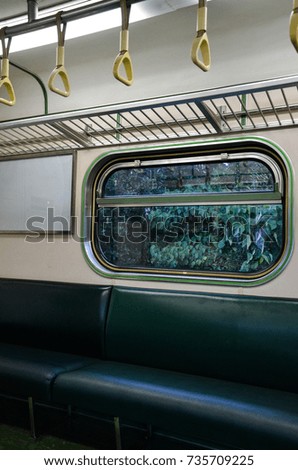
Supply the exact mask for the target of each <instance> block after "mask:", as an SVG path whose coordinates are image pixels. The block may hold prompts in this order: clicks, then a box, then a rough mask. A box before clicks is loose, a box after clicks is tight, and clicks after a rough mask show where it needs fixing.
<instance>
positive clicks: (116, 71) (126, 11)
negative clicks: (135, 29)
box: [113, 0, 133, 86]
mask: <svg viewBox="0 0 298 470" xmlns="http://www.w3.org/2000/svg"><path fill="white" fill-rule="evenodd" d="M120 6H121V15H122V29H121V32H120V52H119V54H118V55H117V57H116V59H115V61H114V65H113V75H114V77H115V78H116V79H117V80H119V81H120V82H122V83H124V84H125V85H127V86H130V85H132V83H133V68H132V62H131V57H130V54H129V51H128V47H129V31H128V28H129V15H130V8H131V5H128V4H127V1H126V0H120ZM122 64H123V66H124V70H125V73H126V77H125V76H123V75H120V67H121V65H122Z"/></svg>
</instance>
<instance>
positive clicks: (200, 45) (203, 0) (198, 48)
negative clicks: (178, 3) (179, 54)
mask: <svg viewBox="0 0 298 470" xmlns="http://www.w3.org/2000/svg"><path fill="white" fill-rule="evenodd" d="M199 53H201V54H202V60H201V59H199ZM191 59H192V61H193V63H194V64H195V65H197V66H198V67H199V68H200V69H201V70H203V71H204V72H208V70H209V69H210V67H211V54H210V45H209V40H208V36H207V0H199V6H198V17H197V35H196V37H195V38H194V40H193V43H192V48H191Z"/></svg>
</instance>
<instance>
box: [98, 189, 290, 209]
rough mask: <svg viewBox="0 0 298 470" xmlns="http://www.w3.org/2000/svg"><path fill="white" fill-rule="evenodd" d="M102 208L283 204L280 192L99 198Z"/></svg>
mask: <svg viewBox="0 0 298 470" xmlns="http://www.w3.org/2000/svg"><path fill="white" fill-rule="evenodd" d="M96 202H97V204H98V206H100V207H147V206H192V205H221V206H222V205H241V204H251V205H257V204H258V205H261V204H281V202H282V198H281V194H280V193H279V192H274V193H253V194H251V193H250V194H247V193H245V194H235V193H234V194H224V193H221V194H218V195H212V196H211V195H206V196H205V195H202V196H201V195H200V196H197V195H196V196H194V195H187V196H183V195H181V194H179V195H178V196H150V197H140V196H138V197H135V198H134V197H126V198H123V197H122V198H120V197H110V198H97V199H96Z"/></svg>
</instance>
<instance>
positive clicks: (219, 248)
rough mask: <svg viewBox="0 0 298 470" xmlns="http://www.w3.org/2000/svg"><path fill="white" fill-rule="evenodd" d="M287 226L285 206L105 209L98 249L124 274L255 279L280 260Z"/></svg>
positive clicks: (98, 233) (99, 220)
mask: <svg viewBox="0 0 298 470" xmlns="http://www.w3.org/2000/svg"><path fill="white" fill-rule="evenodd" d="M282 226H283V209H282V206H281V204H272V205H218V206H210V205H204V206H178V207H175V206H162V207H129V208H127V207H125V208H124V207H121V208H119V207H113V208H110V207H109V208H107V207H105V208H99V211H98V229H97V232H96V233H97V235H96V247H97V250H99V252H100V253H101V256H102V257H103V258H104V259H105V261H106V262H107V263H108V264H110V265H113V266H122V267H124V268H132V267H137V268H144V269H154V268H164V269H171V270H173V269H177V270H183V271H184V270H187V271H211V272H214V271H216V272H218V271H220V272H240V273H241V272H242V273H256V272H259V271H262V270H264V269H266V268H268V267H269V266H271V265H272V264H274V263H275V262H276V260H277V259H278V257H279V255H280V252H281V249H282V246H283V230H282Z"/></svg>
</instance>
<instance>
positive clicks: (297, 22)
mask: <svg viewBox="0 0 298 470" xmlns="http://www.w3.org/2000/svg"><path fill="white" fill-rule="evenodd" d="M290 39H291V42H292V44H293V46H294V47H295V49H296V51H297V52H298V0H294V5H293V11H292V13H291V17H290Z"/></svg>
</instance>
